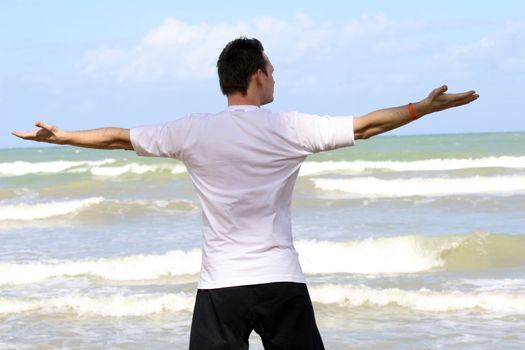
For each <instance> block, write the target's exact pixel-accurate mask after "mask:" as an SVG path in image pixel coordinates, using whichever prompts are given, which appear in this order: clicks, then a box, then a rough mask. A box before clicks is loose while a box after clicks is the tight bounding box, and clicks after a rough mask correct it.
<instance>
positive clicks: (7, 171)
mask: <svg viewBox="0 0 525 350" xmlns="http://www.w3.org/2000/svg"><path fill="white" fill-rule="evenodd" d="M116 161H117V160H116V159H113V158H108V159H104V160H100V161H65V160H56V161H50V162H25V161H16V162H9V163H0V176H21V175H28V174H56V173H60V172H64V171H72V170H75V168H82V167H84V168H85V167H98V166H102V165H105V164H112V163H115V162H116Z"/></svg>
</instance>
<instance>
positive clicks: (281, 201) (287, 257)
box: [131, 106, 353, 289]
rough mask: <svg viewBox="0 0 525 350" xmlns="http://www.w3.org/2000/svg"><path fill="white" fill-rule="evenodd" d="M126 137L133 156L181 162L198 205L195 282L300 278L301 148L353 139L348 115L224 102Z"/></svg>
mask: <svg viewBox="0 0 525 350" xmlns="http://www.w3.org/2000/svg"><path fill="white" fill-rule="evenodd" d="M342 126H344V127H342ZM341 127H342V128H341ZM131 135H132V142H133V145H134V148H135V150H136V151H137V153H138V154H140V155H160V156H169V157H174V158H178V159H180V160H182V161H183V162H184V163H185V165H186V167H187V168H188V172H189V174H190V176H191V178H192V181H193V184H194V186H195V188H196V190H197V193H198V195H199V198H200V201H201V205H202V210H203V234H204V249H203V264H202V270H201V279H200V282H199V288H205V289H207V288H222V287H228V286H238V285H249V284H258V283H269V282H282V281H287V282H300V283H304V282H305V280H304V276H303V273H302V271H301V267H300V265H299V260H298V256H297V252H296V251H295V249H294V247H293V241H292V231H291V215H290V204H291V198H292V191H293V187H294V184H295V180H296V178H297V174H298V172H299V168H300V166H301V164H302V162H303V161H304V159H305V158H306V156H307V155H308V154H311V153H313V152H316V151H319V150H322V149H331V148H336V147H341V146H349V145H351V144H353V135H352V118H348V117H347V118H331V117H319V116H310V115H302V114H299V113H294V112H292V113H273V112H271V111H270V110H267V109H261V108H258V107H256V106H230V107H229V108H228V109H227V110H226V111H224V112H221V113H218V114H192V115H190V116H189V117H186V118H183V119H181V120H177V121H174V122H172V123H170V124H166V125H164V126H161V127H159V126H157V127H146V128H138V129H133V130H132V133H131Z"/></svg>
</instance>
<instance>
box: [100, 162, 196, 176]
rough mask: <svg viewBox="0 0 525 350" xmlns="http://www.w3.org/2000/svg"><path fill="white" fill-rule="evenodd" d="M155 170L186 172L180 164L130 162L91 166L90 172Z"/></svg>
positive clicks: (143, 172) (108, 172)
mask: <svg viewBox="0 0 525 350" xmlns="http://www.w3.org/2000/svg"><path fill="white" fill-rule="evenodd" d="M157 171H169V172H171V173H172V174H182V173H185V172H186V167H184V166H183V165H180V164H175V165H172V164H156V165H147V164H138V163H130V164H125V165H122V166H114V167H93V168H91V169H90V172H91V174H93V175H96V176H120V175H123V174H126V173H132V174H145V173H152V172H157Z"/></svg>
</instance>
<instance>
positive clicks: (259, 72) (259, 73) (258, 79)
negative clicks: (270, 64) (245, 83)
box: [254, 68, 264, 85]
mask: <svg viewBox="0 0 525 350" xmlns="http://www.w3.org/2000/svg"><path fill="white" fill-rule="evenodd" d="M263 74H264V72H263V71H262V69H260V68H259V69H257V72H255V73H254V76H255V82H256V83H257V85H262V79H263V77H262V75H263Z"/></svg>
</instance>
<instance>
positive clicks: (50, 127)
mask: <svg viewBox="0 0 525 350" xmlns="http://www.w3.org/2000/svg"><path fill="white" fill-rule="evenodd" d="M35 125H36V126H38V127H39V128H42V129H45V130H48V131H51V132H54V131H55V126H54V125H51V124H47V123H44V122H42V121H38V122H36V123H35Z"/></svg>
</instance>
